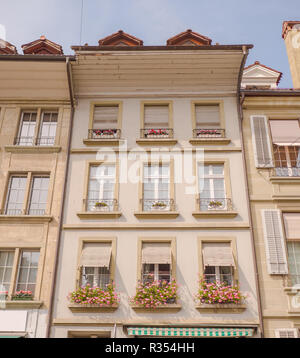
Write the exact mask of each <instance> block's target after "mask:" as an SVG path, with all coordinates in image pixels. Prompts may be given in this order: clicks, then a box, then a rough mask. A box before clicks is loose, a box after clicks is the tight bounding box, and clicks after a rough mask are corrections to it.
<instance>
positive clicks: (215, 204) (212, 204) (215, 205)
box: [208, 200, 224, 210]
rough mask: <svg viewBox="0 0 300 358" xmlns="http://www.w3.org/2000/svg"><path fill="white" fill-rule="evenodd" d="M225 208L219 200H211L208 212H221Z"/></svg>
mask: <svg viewBox="0 0 300 358" xmlns="http://www.w3.org/2000/svg"><path fill="white" fill-rule="evenodd" d="M223 206H224V203H222V201H219V200H211V201H210V202H209V203H208V210H220V209H222V207H223Z"/></svg>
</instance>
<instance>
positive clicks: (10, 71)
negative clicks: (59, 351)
mask: <svg viewBox="0 0 300 358" xmlns="http://www.w3.org/2000/svg"><path fill="white" fill-rule="evenodd" d="M0 57H1V58H0V60H1V61H0V83H1V84H0V143H1V150H0V156H1V162H0V165H1V176H0V182H1V185H0V187H1V194H0V197H1V215H0V251H1V253H2V255H7V253H11V255H12V257H13V262H12V263H9V262H8V263H7V262H6V263H5V262H4V261H5V257H4V256H1V258H2V261H1V273H2V279H3V270H6V275H7V276H6V278H4V281H7V283H8V286H9V288H8V298H7V300H5V301H4V302H1V309H0V335H1V336H6V335H9V336H11V335H19V336H25V337H29V338H34V337H45V336H46V330H47V320H48V315H49V306H50V300H51V287H52V284H53V273H54V263H55V256H56V247H57V240H58V236H59V221H60V212H61V202H62V197H63V195H62V194H63V186H64V177H65V170H66V160H67V144H68V136H69V130H70V113H71V112H70V111H71V105H70V97H69V85H68V78H67V64H66V62H67V58H66V57H65V56H58V57H56V58H53V56H52V57H51V56H40V55H32V56H31V55H28V56H27V58H26V59H24V57H25V56H23V55H17V54H14V55H0ZM25 112H35V113H36V118H37V120H36V122H35V129H34V134H33V133H29V134H28V133H27V135H29V136H30V135H31V134H33V136H34V140H33V141H32V142H31V143H28V142H26V143H25V142H22V140H20V139H18V137H20V133H21V130H20V126H21V125H22V124H21V122H22V118H23V117H22V116H23V114H24V113H25ZM45 112H54V113H56V114H55V116H57V125H56V134H55V138H52V139H53V143H52V144H51V145H45V143H42V144H44V145H41V144H38V143H41V142H38V140H40V139H39V138H40V133H41V126H42V125H44V123H43V124H42V120H44V119H42V116H43V113H45ZM27 123H28V122H27ZM22 133H23V132H22ZM23 135H24V134H23ZM52 139H51V140H52ZM23 140H24V138H23ZM20 176H21V177H26V179H25V182H26V187H25V194H24V197H23V198H22V195H21V194H20V197H19V198H18V199H15V198H14V199H8V198H9V195H10V194H11V193H12V191H13V189H12V188H11V185H10V183H11V180H12V177H20ZM43 176H46V177H47V178H49V185H48V190H47V201H46V203H45V206H44V208H43V210H41V211H34V210H33V209H32V207H33V204H32V203H33V190H34V189H33V180H35V178H39V177H43ZM12 195H13V194H11V196H10V198H12ZM9 200H11V201H13V200H15V202H16V201H18V203H19V204H18V206H16V207H17V209H16V210H10V209H9V205H10V204H11V202H10V203H9ZM24 252H25V253H28V252H36V253H39V258H38V266H37V270H36V271H35V269H33V270H32V271H31V272H30V273H29V276H27V279H24V277H23V276H22V277H21V268H20V267H21V257H22V255H23V253H24ZM3 253H4V254H3ZM3 265H6V268H3ZM22 265H23V263H22ZM24 265H25V266H26V264H24ZM10 266H12V267H11V270H10V272H9V268H10ZM22 267H23V266H22ZM25 271H26V268H24V267H23V274H24V275H25V276H26V272H27V273H28V271H26V272H25ZM34 272H36V277H34V276H35V273H34ZM21 281H24V282H25V281H26V282H27V283H28V282H31V283H35V284H36V286H35V290H34V297H33V298H32V299H31V300H29V301H27V300H26V301H15V300H12V296H13V295H14V294H15V292H16V290H17V289H18V287H19V286H18V284H19V283H20V282H21ZM20 287H23V286H20ZM24 287H25V286H24ZM30 287H31V286H30ZM22 289H23V290H24V288H22ZM0 290H1V291H2V290H3V288H1V289H0Z"/></svg>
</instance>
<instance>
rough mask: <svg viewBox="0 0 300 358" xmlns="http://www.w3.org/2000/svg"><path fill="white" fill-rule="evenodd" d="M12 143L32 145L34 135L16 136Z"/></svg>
mask: <svg viewBox="0 0 300 358" xmlns="http://www.w3.org/2000/svg"><path fill="white" fill-rule="evenodd" d="M14 145H24V146H32V145H34V137H16V138H15V140H14Z"/></svg>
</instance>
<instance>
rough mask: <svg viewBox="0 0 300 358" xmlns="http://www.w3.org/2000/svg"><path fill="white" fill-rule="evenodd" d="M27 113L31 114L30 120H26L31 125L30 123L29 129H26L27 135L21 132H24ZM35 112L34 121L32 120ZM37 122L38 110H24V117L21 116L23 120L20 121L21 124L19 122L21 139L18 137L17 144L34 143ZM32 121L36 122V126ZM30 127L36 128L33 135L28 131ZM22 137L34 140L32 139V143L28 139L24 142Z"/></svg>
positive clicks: (28, 144)
mask: <svg viewBox="0 0 300 358" xmlns="http://www.w3.org/2000/svg"><path fill="white" fill-rule="evenodd" d="M25 114H30V120H29V121H27V120H26V122H29V123H30V125H28V128H27V131H26V132H27V135H24V136H23V135H21V134H22V129H23V124H24V116H25ZM33 114H35V120H34V121H33V120H32V115H33ZM37 122H38V111H26V110H24V111H22V117H21V121H20V124H19V130H18V137H19V139H18V143H17V145H20V146H32V145H34V138H35V128H36V125H37ZM31 123H34V126H33V125H32V126H31ZM30 127H33V128H34V130H33V135H32V136H29V135H28V131H29V128H30ZM21 138H31V139H32V141H31V143H29V142H28V141H26V142H25V143H23V142H22V140H21Z"/></svg>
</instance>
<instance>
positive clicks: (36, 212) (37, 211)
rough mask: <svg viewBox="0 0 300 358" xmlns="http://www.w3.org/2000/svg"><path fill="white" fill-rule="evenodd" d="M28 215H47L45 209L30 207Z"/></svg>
mask: <svg viewBox="0 0 300 358" xmlns="http://www.w3.org/2000/svg"><path fill="white" fill-rule="evenodd" d="M26 214H27V215H38V216H41V215H45V209H30V208H29V209H28V210H27V213H26Z"/></svg>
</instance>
